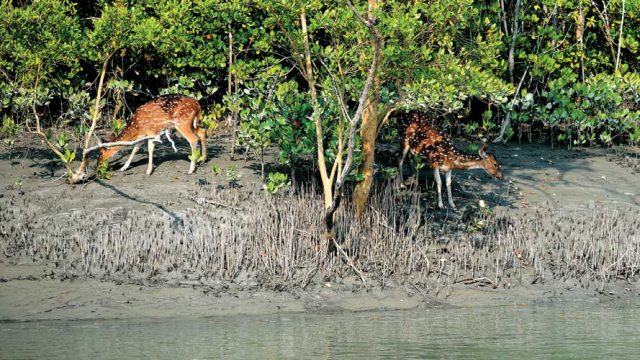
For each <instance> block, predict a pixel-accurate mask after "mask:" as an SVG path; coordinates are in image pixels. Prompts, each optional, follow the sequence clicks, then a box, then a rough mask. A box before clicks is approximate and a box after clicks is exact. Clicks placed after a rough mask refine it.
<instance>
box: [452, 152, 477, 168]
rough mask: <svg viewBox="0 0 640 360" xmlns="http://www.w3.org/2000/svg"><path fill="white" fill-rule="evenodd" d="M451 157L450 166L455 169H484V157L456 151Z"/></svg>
mask: <svg viewBox="0 0 640 360" xmlns="http://www.w3.org/2000/svg"><path fill="white" fill-rule="evenodd" d="M450 159H451V166H450V167H451V168H452V169H456V170H467V169H484V168H485V165H484V162H485V161H484V159H483V158H481V157H480V156H478V155H471V154H465V153H462V152H456V153H454V154H453V155H452V156H450Z"/></svg>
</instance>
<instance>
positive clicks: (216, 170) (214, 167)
mask: <svg viewBox="0 0 640 360" xmlns="http://www.w3.org/2000/svg"><path fill="white" fill-rule="evenodd" d="M211 173H212V174H213V176H218V175H220V174H222V168H221V167H220V166H219V165H217V164H211Z"/></svg>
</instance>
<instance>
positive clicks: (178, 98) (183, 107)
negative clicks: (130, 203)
mask: <svg viewBox="0 0 640 360" xmlns="http://www.w3.org/2000/svg"><path fill="white" fill-rule="evenodd" d="M201 115H202V110H201V108H200V104H199V103H198V101H197V100H196V99H193V98H190V97H188V96H182V95H167V96H161V97H159V98H157V99H155V100H152V101H149V102H148V103H146V104H144V105H142V106H140V107H139V108H138V109H137V110H136V111H135V113H134V114H133V117H132V118H131V121H129V123H128V124H127V126H126V127H125V128H124V129H123V130H122V132H121V133H120V134H119V135H118V136H116V137H114V138H112V140H111V142H119V141H135V140H139V139H142V138H145V137H151V136H153V138H150V139H149V140H148V142H147V148H148V150H149V165H148V167H147V175H151V172H152V171H153V150H154V148H155V143H156V142H162V140H161V139H160V136H161V135H165V136H166V138H167V140H169V142H170V143H171V146H172V147H173V151H174V152H177V151H178V150H177V149H176V146H175V143H174V142H173V140H171V137H170V135H171V131H172V130H173V129H176V130H177V131H178V132H179V133H180V135H182V136H183V137H184V138H185V139H186V140H187V141H188V142H189V145H191V155H192V156H191V166H190V167H189V174H191V173H193V172H194V171H195V169H196V161H198V160H200V161H204V160H206V158H207V147H206V138H205V131H204V129H201V128H200V127H199V124H198V123H199V121H200V118H201ZM198 139H200V144H201V151H200V154H201V157H200V159H197V158H196V156H195V155H196V151H197V149H198ZM141 146H142V144H141V143H137V144H135V145H134V146H133V151H131V155H130V156H129V158H128V159H127V162H126V163H125V164H124V166H122V168H121V169H120V171H125V170H126V169H128V168H129V165H131V161H132V160H133V157H134V156H135V154H136V153H137V152H138V150H140V147H141ZM120 149H121V147H120V146H114V147H110V148H102V149H100V157H99V158H98V167H100V166H102V164H103V163H105V162H107V161H109V159H110V158H111V157H112V156H113V155H115V154H116V153H117V152H118V151H120Z"/></svg>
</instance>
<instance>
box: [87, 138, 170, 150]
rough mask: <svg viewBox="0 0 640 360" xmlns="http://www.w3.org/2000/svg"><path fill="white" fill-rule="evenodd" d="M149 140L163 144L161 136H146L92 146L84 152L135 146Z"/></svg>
mask: <svg viewBox="0 0 640 360" xmlns="http://www.w3.org/2000/svg"><path fill="white" fill-rule="evenodd" d="M149 139H158V140H157V141H158V142H162V141H161V140H160V136H159V135H157V136H156V135H150V136H145V137H142V138H140V139H137V140H131V141H114V142H109V143H102V144H98V145H95V146H92V147H90V148H86V149H85V150H84V152H85V153H89V152H91V151H93V150H97V149H102V148H110V147H114V146H129V145H135V144H137V143H139V142H143V141H145V140H149Z"/></svg>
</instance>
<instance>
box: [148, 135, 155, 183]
mask: <svg viewBox="0 0 640 360" xmlns="http://www.w3.org/2000/svg"><path fill="white" fill-rule="evenodd" d="M155 147H156V141H155V139H149V141H148V142H147V148H148V149H149V166H147V175H151V172H153V149H154V148H155Z"/></svg>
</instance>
